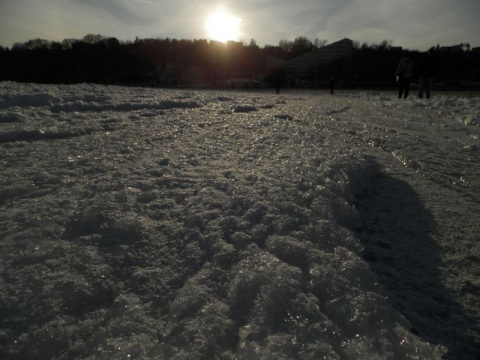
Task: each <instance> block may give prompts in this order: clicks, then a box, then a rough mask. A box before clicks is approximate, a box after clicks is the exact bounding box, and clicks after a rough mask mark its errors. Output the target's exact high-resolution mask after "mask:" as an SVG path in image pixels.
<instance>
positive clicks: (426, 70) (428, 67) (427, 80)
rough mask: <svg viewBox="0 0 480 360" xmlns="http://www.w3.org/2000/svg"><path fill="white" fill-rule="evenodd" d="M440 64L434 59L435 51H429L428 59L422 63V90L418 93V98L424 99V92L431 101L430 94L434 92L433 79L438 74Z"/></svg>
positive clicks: (419, 69) (420, 72)
mask: <svg viewBox="0 0 480 360" xmlns="http://www.w3.org/2000/svg"><path fill="white" fill-rule="evenodd" d="M437 70H438V63H437V61H436V60H435V58H434V57H433V51H432V50H429V51H428V53H427V58H426V59H425V60H424V61H422V62H421V63H420V66H419V68H418V72H419V74H420V89H419V91H418V97H419V98H423V92H424V91H425V94H426V95H427V99H430V92H431V91H432V86H433V78H434V77H435V75H436V74H437Z"/></svg>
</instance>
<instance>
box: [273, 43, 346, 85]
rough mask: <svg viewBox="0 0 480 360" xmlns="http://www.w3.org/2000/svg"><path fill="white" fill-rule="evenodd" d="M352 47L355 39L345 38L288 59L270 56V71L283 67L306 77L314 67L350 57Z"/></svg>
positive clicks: (296, 74)
mask: <svg viewBox="0 0 480 360" xmlns="http://www.w3.org/2000/svg"><path fill="white" fill-rule="evenodd" d="M352 49H353V41H352V40H350V39H346V38H345V39H343V40H340V41H337V42H334V43H333V44H330V45H327V46H324V47H321V48H319V49H317V50H314V51H312V52H309V53H307V54H304V55H302V56H299V57H296V58H294V59H291V60H288V61H285V60H281V59H277V58H268V59H267V69H268V70H270V71H271V70H275V69H283V70H285V71H286V72H287V73H288V74H291V75H294V76H296V77H299V78H304V77H306V76H307V74H308V73H309V72H311V71H312V69H315V68H318V67H319V66H321V65H325V64H328V63H331V62H333V61H334V60H338V59H341V58H346V59H350V58H351V56H352Z"/></svg>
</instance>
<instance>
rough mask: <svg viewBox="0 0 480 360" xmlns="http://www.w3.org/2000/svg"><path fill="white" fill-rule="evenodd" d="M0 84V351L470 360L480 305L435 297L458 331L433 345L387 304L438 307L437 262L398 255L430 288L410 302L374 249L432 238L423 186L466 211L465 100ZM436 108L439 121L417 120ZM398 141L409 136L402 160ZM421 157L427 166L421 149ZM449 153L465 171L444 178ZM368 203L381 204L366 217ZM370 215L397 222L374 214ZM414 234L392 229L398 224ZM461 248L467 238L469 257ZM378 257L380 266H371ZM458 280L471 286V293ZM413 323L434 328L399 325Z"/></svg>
mask: <svg viewBox="0 0 480 360" xmlns="http://www.w3.org/2000/svg"><path fill="white" fill-rule="evenodd" d="M0 89H1V91H0V143H1V146H2V155H1V158H0V159H1V161H2V175H1V177H0V184H1V187H0V189H1V190H0V206H1V208H2V209H1V213H2V216H1V221H0V231H1V234H2V236H1V238H2V240H1V241H2V249H3V250H2V262H1V269H0V270H1V273H2V277H1V281H2V285H1V286H0V289H1V290H0V291H1V294H0V312H1V313H2V317H3V318H4V322H3V325H2V328H0V345H1V350H0V351H1V352H0V354H2V356H4V357H6V358H12V359H16V358H38V357H42V358H52V359H61V358H165V359H211V358H219V359H236V358H239V359H256V358H258V359H319V358H326V359H439V358H441V356H442V354H443V353H445V352H447V351H448V350H449V349H448V348H450V354H453V355H452V356H457V355H459V354H460V353H461V352H462V351H469V354H473V351H474V350H472V349H473V348H472V343H471V338H472V337H473V336H474V334H478V327H477V328H475V327H473V326H470V327H468V329H467V326H466V325H465V326H464V327H460V325H459V324H466V323H468V321H467V320H465V319H466V318H467V316H466V315H465V314H466V313H469V314H471V316H472V317H473V318H474V316H475V314H478V311H479V309H478V307H477V305H478V301H475V300H472V299H471V298H468V297H467V298H465V299H467V300H468V299H470V300H471V301H472V303H471V305H470V307H467V311H466V312H465V313H463V312H461V311H460V310H458V311H457V306H456V302H460V301H462V300H464V299H460V298H455V299H453V300H451V301H452V305H448V306H449V308H448V309H450V310H451V309H455V311H456V313H455V314H454V315H455V316H456V318H453V319H450V320H448V319H447V320H445V321H446V323H445V324H446V325H444V326H445V327H446V329H448V330H450V331H451V330H452V329H455V328H456V329H460V328H461V331H459V333H460V334H461V335H465V336H463V337H464V340H458V341H457V342H455V343H454V342H449V341H447V340H445V339H444V337H443V336H444V335H442V334H441V332H440V330H439V329H437V327H435V326H434V325H431V323H429V322H428V321H430V320H426V319H424V318H423V317H425V318H428V314H426V313H422V312H423V310H424V308H419V309H416V308H414V307H413V308H410V307H409V306H410V305H411V303H410V302H409V300H405V301H406V303H405V302H404V303H402V304H403V305H404V306H406V307H407V310H405V311H403V312H402V311H401V309H400V308H399V307H397V306H394V305H393V304H392V301H391V297H394V295H395V294H398V293H407V294H411V299H413V301H417V300H416V299H417V297H418V299H420V298H422V296H424V295H425V294H424V293H422V291H426V292H427V293H428V294H430V293H431V292H440V291H442V294H443V293H445V291H444V290H443V289H444V285H445V286H446V285H448V284H449V283H448V280H445V284H442V286H439V285H437V282H438V281H439V277H440V275H438V274H437V273H436V272H435V271H434V270H436V268H437V265H438V264H437V262H434V263H433V264H432V263H428V264H427V265H424V264H418V265H417V264H416V263H415V261H417V259H414V260H415V261H414V262H413V264H415V265H414V267H412V271H417V270H418V269H420V268H421V267H422V266H424V267H426V271H425V273H424V274H422V273H418V272H416V276H418V277H420V278H421V279H420V283H421V284H426V285H428V286H431V288H432V289H433V290H428V286H425V290H421V291H420V293H415V292H413V291H411V289H407V288H406V287H408V286H409V285H408V284H410V283H411V281H410V280H408V279H411V273H409V272H408V271H407V270H404V268H405V267H406V268H408V266H409V265H408V264H403V265H399V261H400V259H399V258H398V257H397V258H396V257H394V258H393V259H392V257H391V255H390V254H389V251H390V249H392V248H395V249H396V251H399V252H400V253H402V254H403V255H405V257H404V258H406V259H407V261H409V260H408V256H409V255H408V254H409V252H408V248H412V247H414V246H416V245H415V244H416V243H415V242H414V241H413V240H415V241H417V240H419V239H422V238H423V237H424V233H425V231H426V230H427V229H430V227H428V226H427V225H426V223H427V222H428V221H427V216H426V215H424V212H426V211H425V209H424V208H423V207H422V206H421V203H422V201H423V199H424V198H427V199H432V198H434V195H432V194H430V193H429V191H432V190H428V189H429V187H428V186H423V182H427V181H428V183H429V186H430V187H431V185H432V184H435V185H436V186H438V188H439V189H442V190H441V191H445V193H447V192H448V193H449V194H450V192H449V191H454V192H455V193H456V194H457V195H458V196H459V198H461V200H458V201H459V205H458V209H460V208H462V209H463V210H465V209H467V210H473V209H475V206H477V210H478V201H477V200H478V195H474V194H475V192H474V191H473V190H472V189H473V188H474V187H475V186H476V185H477V184H478V178H476V175H478V174H479V172H478V166H477V167H475V164H478V162H475V161H476V159H478V151H477V149H478V147H477V146H478V139H479V138H478V127H477V125H478V118H477V117H475V116H476V115H474V114H475V111H476V110H478V108H479V104H480V103H479V101H478V99H477V98H471V99H456V98H450V97H446V98H439V99H438V100H435V101H432V102H431V103H429V102H426V101H412V102H411V103H406V102H404V103H401V102H396V101H395V99H393V100H392V98H391V97H389V96H388V95H381V96H371V95H367V94H352V95H348V94H346V95H345V96H335V97H330V96H322V95H315V94H306V93H305V94H301V93H292V94H286V95H282V96H274V95H271V94H268V93H236V92H224V93H220V92H214V91H182V90H169V91H165V90H158V89H128V88H120V87H103V86H97V85H89V84H82V85H75V86H45V85H33V84H16V83H1V84H0ZM445 110H448V112H449V114H453V117H454V120H453V122H448V121H447V120H442V121H439V122H436V123H434V119H432V120H431V121H432V124H433V125H432V124H430V125H429V124H428V121H427V122H425V121H424V119H421V115H424V114H428V113H436V114H437V116H441V115H440V114H441V112H442V111H445ZM386 114H387V115H386ZM396 116H397V117H398V118H397V119H395V117H396ZM405 116H408V117H406V118H404V117H405ZM424 116H426V115H424ZM386 117H388V119H387V121H386V122H384V119H385V118H386ZM448 118H449V119H450V118H451V117H450V116H449V117H448ZM390 119H392V120H391V121H392V122H390ZM442 119H443V118H442ZM465 119H467V120H465ZM392 124H394V125H392ZM427 126H433V127H434V129H436V128H437V127H438V128H439V129H440V130H439V131H452V129H454V130H456V129H457V127H461V130H459V131H461V132H462V134H463V136H462V137H458V138H456V139H455V140H451V139H447V138H446V137H445V136H439V135H431V131H432V130H431V129H430V128H429V130H425V132H422V129H423V128H424V127H425V128H426V127H427ZM466 126H469V128H468V129H470V130H468V131H467V130H466V129H467V128H466ZM405 138H409V139H413V140H409V141H411V142H410V143H408V144H407V145H408V146H404V145H405V144H404V143H402V141H406V140H401V139H405ZM432 139H433V140H432ZM432 141H434V143H432ZM439 144H441V145H442V144H447V145H448V146H452V147H455V148H458V149H459V150H458V152H452V151H451V148H445V149H444V150H442V148H441V147H440V148H439V147H438V145H439ZM430 146H431V147H436V148H438V152H439V154H437V155H436V154H435V153H430V152H429V151H426V150H425V148H429V147H430ZM443 151H444V152H445V153H444V154H443V153H442V152H443ZM465 153H466V154H469V156H470V160H469V161H470V164H471V165H472V166H471V168H470V170H468V171H465V172H464V173H462V174H460V173H459V172H458V171H456V170H455V169H457V168H460V167H463V166H464V164H465V162H466V161H467V160H465V158H464V156H463V155H464V154H465ZM442 156H443V157H444V158H446V159H447V160H448V162H450V163H451V164H452V165H451V167H449V166H446V165H444V164H443V165H442V164H441V162H440V159H441V158H442ZM467 162H468V161H467ZM452 169H453V170H455V171H453V170H452ZM385 173H387V175H385ZM396 175H398V176H399V177H401V178H402V182H401V183H400V182H396V181H395V180H394V179H393V178H392V177H393V176H396ZM408 177H414V178H415V179H416V180H415V181H416V182H414V181H413V180H412V182H413V185H412V186H416V185H418V187H417V189H420V190H421V191H422V193H421V194H420V195H419V198H417V196H416V195H415V194H414V191H413V190H411V189H412V188H411V187H407V185H406V183H404V182H403V181H405V178H408ZM417 177H418V178H417ZM461 178H463V180H461ZM453 180H456V181H458V185H456V184H454V183H453V182H452V181H453ZM402 187H404V188H402ZM392 189H393V192H395V189H397V190H398V189H403V191H402V194H403V195H402V194H399V195H398V196H397V195H395V194H394V195H392ZM437 190H438V189H437ZM383 191H385V194H383V195H382V192H383ZM405 194H407V195H408V196H407V195H405ZM402 196H403V197H407V200H408V201H407V200H405V202H402V201H401V199H402ZM475 196H477V197H475ZM379 197H381V199H388V198H390V201H389V202H387V203H386V204H387V205H386V204H385V203H383V202H382V203H375V201H377V198H379ZM466 199H468V200H466ZM444 201H445V200H444ZM466 201H467V203H466ZM460 202H461V204H460ZM392 203H393V204H395V205H398V206H397V207H394V206H392V205H388V204H392ZM432 203H433V202H432ZM432 206H433V205H432ZM403 207H405V208H403ZM378 209H381V210H380V212H383V213H384V214H386V213H388V212H390V215H392V213H391V212H394V213H393V215H392V216H387V215H384V216H385V217H384V218H382V215H380V214H379V213H378ZM452 209H453V210H452V211H455V210H456V209H457V207H453V208H452ZM405 210H406V211H411V212H412V214H413V215H412V217H413V218H417V220H418V223H415V221H414V220H413V219H412V217H408V216H404V215H402V214H403V213H404V211H405ZM432 211H433V210H432ZM459 211H460V210H459ZM433 212H434V211H433ZM469 212H470V211H469ZM434 213H435V212H434ZM442 214H443V213H441V214H439V216H441V215H442ZM418 215H421V216H418ZM375 217H377V219H381V220H382V223H380V224H379V223H378V222H375V221H374V219H375ZM392 218H394V219H397V221H396V222H394V221H392ZM465 221H466V223H468V222H469V221H470V220H469V217H468V215H466V216H465ZM390 222H391V223H392V224H391V227H388V228H386V226H385V225H382V224H385V223H390ZM412 224H416V227H415V229H416V230H415V229H412V231H411V232H410V233H408V234H407V231H406V230H405V231H404V230H399V228H400V227H401V229H405V228H408V227H409V226H411V225H412ZM397 226H398V227H399V228H396V227H397ZM452 226H453V225H452ZM476 228H478V225H475V224H474V223H473V222H472V223H470V229H471V230H472V232H474V230H475V229H476ZM442 229H443V228H442ZM424 230H425V231H424ZM389 231H390V233H388V232H389ZM454 233H455V234H457V235H460V232H459V230H458V229H456V230H455V232H454ZM382 234H383V235H382ZM385 234H387V235H389V236H387V237H386V236H385ZM399 234H400V235H399ZM408 236H410V239H413V240H411V242H409V240H407V237H408ZM400 237H401V238H400ZM471 237H472V235H471V233H470V232H468V233H466V239H465V241H466V243H468V240H469V239H471ZM369 239H375V241H374V242H369ZM392 239H393V240H392ZM395 239H397V240H399V239H401V240H402V243H397V244H395V243H394V242H393V243H392V241H394V240H395ZM435 241H437V238H435V237H434V236H433V235H432V238H428V244H430V243H434V242H435ZM402 244H403V245H402ZM428 244H427V245H428ZM396 246H398V249H397V248H396ZM423 248H424V249H425V248H426V249H427V250H428V249H429V248H428V246H423ZM434 249H436V247H434V246H433V245H431V250H432V251H433V250H434ZM475 249H478V246H477V247H476V248H475ZM427 250H425V251H427ZM473 253H474V254H476V255H478V254H479V253H478V252H473ZM374 257H375V258H377V259H380V260H379V261H377V262H379V265H378V266H377V265H374V263H373V262H369V261H368V259H369V258H370V259H372V258H374ZM410 260H411V259H410ZM372 261H373V260H372ZM412 261H413V260H412ZM438 263H440V260H438ZM392 269H393V270H392ZM402 271H404V272H402ZM459 271H463V272H464V277H465V278H469V279H470V277H471V275H472V274H474V272H472V271H473V270H471V269H466V270H465V269H464V270H459ZM386 272H390V273H394V274H395V273H396V274H400V275H398V278H397V277H395V276H396V275H392V276H393V279H394V280H395V284H397V283H398V284H400V285H401V286H402V287H401V288H399V287H398V286H397V287H394V285H392V283H389V282H388V281H387V280H385V279H384V278H383V277H382V275H381V274H383V273H386ZM432 273H434V278H433V279H430V280H429V277H430V275H431V274H432ZM379 274H380V275H379ZM414 276H415V275H414ZM405 277H408V279H406V280H404V282H405V283H404V282H402V280H401V279H402V278H405ZM469 281H470V280H469ZM414 283H415V282H414ZM470 284H471V286H472V287H473V288H472V289H473V291H478V287H477V286H478V285H477V284H478V281H477V282H475V280H473V279H471V281H470ZM392 288H393V290H392ZM390 291H393V293H392V292H390ZM428 299H430V298H428ZM429 305H431V302H430V300H425V301H424V302H423V303H422V306H426V307H428V306H429ZM448 309H447V310H448ZM415 316H417V317H418V316H419V317H420V321H419V322H418V324H423V323H425V324H427V325H425V326H426V327H427V326H429V328H428V329H433V331H431V333H429V332H428V331H427V330H425V329H423V328H421V327H420V334H418V330H413V331H412V329H413V328H414V327H418V325H417V323H414V324H412V319H413V318H414V317H415ZM435 316H436V315H434V318H433V320H431V322H432V323H433V322H434V321H437V320H438V318H436V317H435ZM449 321H450V322H449ZM469 321H470V322H473V320H469ZM437 326H438V325H437ZM422 331H423V332H422ZM475 331H477V333H475ZM438 334H440V335H438ZM467 335H468V336H467ZM462 341H463V343H461V344H459V342H462ZM452 349H453V350H452ZM452 358H455V357H452Z"/></svg>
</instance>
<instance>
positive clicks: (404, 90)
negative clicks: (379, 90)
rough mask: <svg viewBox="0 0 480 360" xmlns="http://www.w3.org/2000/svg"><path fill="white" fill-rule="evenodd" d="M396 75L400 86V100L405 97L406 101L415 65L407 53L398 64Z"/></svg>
mask: <svg viewBox="0 0 480 360" xmlns="http://www.w3.org/2000/svg"><path fill="white" fill-rule="evenodd" d="M395 75H396V77H397V83H398V86H399V89H398V98H399V99H401V98H402V95H403V98H404V99H406V98H407V97H408V93H409V92H410V81H411V80H412V76H413V63H412V61H411V60H410V58H409V57H408V56H407V55H406V54H405V53H404V54H402V59H401V60H400V62H399V63H398V66H397V70H396V71H395Z"/></svg>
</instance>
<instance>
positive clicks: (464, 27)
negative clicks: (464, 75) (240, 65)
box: [0, 0, 480, 50]
mask: <svg viewBox="0 0 480 360" xmlns="http://www.w3.org/2000/svg"><path fill="white" fill-rule="evenodd" d="M218 6H223V7H224V8H226V9H228V10H229V11H230V12H231V13H232V14H233V15H235V16H236V17H239V18H241V19H242V24H241V25H242V28H241V38H242V39H243V40H245V41H247V42H248V41H249V40H250V39H252V38H254V39H255V40H256V41H257V43H258V44H259V45H264V44H272V45H275V44H278V42H279V41H280V40H282V39H290V40H293V39H294V38H295V37H297V36H306V37H308V38H310V39H311V40H314V39H315V38H319V39H326V40H328V41H329V42H334V41H337V40H340V39H342V38H345V37H349V38H351V39H352V40H356V41H360V42H368V43H380V42H381V41H383V40H391V41H393V44H394V45H398V46H404V47H407V48H411V49H420V50H425V49H427V48H428V47H430V46H433V45H436V44H437V43H440V44H442V45H453V44H457V43H460V42H470V44H471V45H472V46H480V39H479V38H478V34H479V33H480V25H479V21H478V19H477V17H478V14H480V1H478V0H461V1H454V0H423V1H421V2H420V1H418V0H403V1H401V2H399V1H397V0H384V1H381V2H379V1H377V0H338V1H337V0H336V1H318V0H304V1H298V2H297V1H290V0H260V1H259V0H245V1H233V0H224V1H218V0H102V1H98V0H42V1H38V0H0V45H2V46H11V45H12V44H13V43H15V42H25V41H27V40H30V39H34V38H46V39H48V40H57V41H61V40H63V39H64V38H81V37H83V35H85V34H88V33H99V34H102V35H105V36H114V37H117V38H118V39H120V40H129V39H130V40H133V39H134V38H135V37H136V36H138V37H140V38H145V37H175V38H179V39H180V38H186V39H193V38H197V39H198V38H206V37H207V34H206V32H205V29H204V22H205V18H206V17H207V16H208V14H209V12H211V11H213V10H214V9H215V8H216V7H218Z"/></svg>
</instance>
